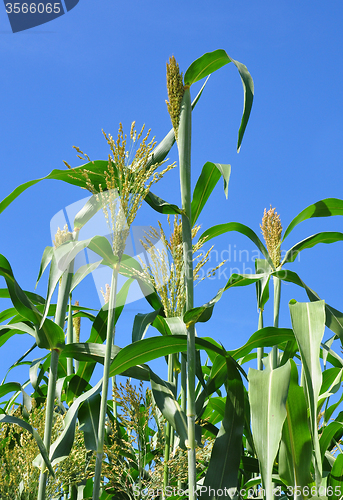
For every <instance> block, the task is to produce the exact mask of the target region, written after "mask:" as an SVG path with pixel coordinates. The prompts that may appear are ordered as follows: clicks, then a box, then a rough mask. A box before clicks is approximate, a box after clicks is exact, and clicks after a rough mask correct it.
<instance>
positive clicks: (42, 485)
mask: <svg viewBox="0 0 343 500" xmlns="http://www.w3.org/2000/svg"><path fill="white" fill-rule="evenodd" d="M73 269H74V264H73V262H72V263H71V264H70V265H69V267H68V269H66V271H65V272H64V274H63V276H62V280H61V284H60V286H59V289H58V297H57V306H56V314H55V323H57V325H59V326H60V327H61V328H62V329H63V328H64V322H65V316H66V312H67V305H68V297H69V294H70V288H71V282H72V279H73ZM59 356H60V351H59V350H58V349H53V350H52V351H51V361H50V369H49V382H48V394H47V399H46V410H45V427H44V440H43V441H44V445H45V447H46V449H47V452H48V454H49V451H50V445H51V433H52V426H53V415H54V403H55V392H56V383H57V374H58V361H59ZM47 478H48V473H47V472H41V474H40V476H39V487H38V497H37V500H45V490H46V482H47Z"/></svg>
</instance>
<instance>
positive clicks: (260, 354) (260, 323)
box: [257, 309, 264, 370]
mask: <svg viewBox="0 0 343 500" xmlns="http://www.w3.org/2000/svg"><path fill="white" fill-rule="evenodd" d="M261 328H263V311H262V309H260V310H259V315H258V329H259V330H261ZM263 354H264V349H263V347H258V348H257V369H258V370H263V362H262V359H263Z"/></svg>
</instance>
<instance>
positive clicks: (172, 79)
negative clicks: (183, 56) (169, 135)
mask: <svg viewBox="0 0 343 500" xmlns="http://www.w3.org/2000/svg"><path fill="white" fill-rule="evenodd" d="M167 90H168V98H169V102H168V101H166V103H167V108H168V113H169V115H170V118H171V121H172V124H173V128H174V132H175V139H176V140H177V139H178V131H179V122H180V109H181V101H182V97H183V94H184V92H185V89H184V86H183V79H182V73H180V68H179V65H178V63H177V62H176V60H175V57H174V56H172V57H170V58H169V63H167Z"/></svg>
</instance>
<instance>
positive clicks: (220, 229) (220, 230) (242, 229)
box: [200, 222, 274, 269]
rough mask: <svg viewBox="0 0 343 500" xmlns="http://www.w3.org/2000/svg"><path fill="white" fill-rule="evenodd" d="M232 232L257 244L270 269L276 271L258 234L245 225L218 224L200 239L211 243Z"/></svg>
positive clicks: (235, 223)
mask: <svg viewBox="0 0 343 500" xmlns="http://www.w3.org/2000/svg"><path fill="white" fill-rule="evenodd" d="M230 231H237V232H238V233H241V234H243V235H244V236H246V237H247V238H249V239H250V240H251V241H252V242H253V243H255V245H256V246H257V248H258V250H259V251H260V252H261V253H262V255H263V256H264V258H265V259H266V260H267V261H268V263H269V265H270V267H271V268H273V269H274V266H273V263H272V261H271V259H270V257H269V254H268V251H267V249H266V247H265V246H264V245H263V243H262V241H261V240H260V238H259V237H258V236H257V234H256V233H255V232H254V231H253V230H252V229H250V227H248V226H245V225H244V224H240V223H239V222H228V223H226V224H218V225H216V226H212V227H210V228H209V229H207V230H206V231H205V232H204V233H202V235H201V236H200V238H205V237H206V241H209V240H210V239H211V238H214V237H215V236H219V235H220V234H224V233H228V232H230Z"/></svg>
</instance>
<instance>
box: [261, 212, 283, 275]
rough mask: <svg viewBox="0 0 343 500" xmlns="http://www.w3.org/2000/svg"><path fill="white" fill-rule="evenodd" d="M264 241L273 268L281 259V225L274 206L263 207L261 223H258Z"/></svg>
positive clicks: (277, 265)
mask: <svg viewBox="0 0 343 500" xmlns="http://www.w3.org/2000/svg"><path fill="white" fill-rule="evenodd" d="M260 228H261V230H262V234H263V238H264V241H265V242H266V245H267V250H268V253H269V257H270V258H271V260H272V262H273V264H274V266H275V268H276V269H277V268H278V267H279V266H280V261H281V233H282V225H281V220H280V215H278V214H277V212H275V208H272V206H271V205H270V209H269V210H268V212H267V210H266V208H265V209H264V214H263V218H262V224H260Z"/></svg>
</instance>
